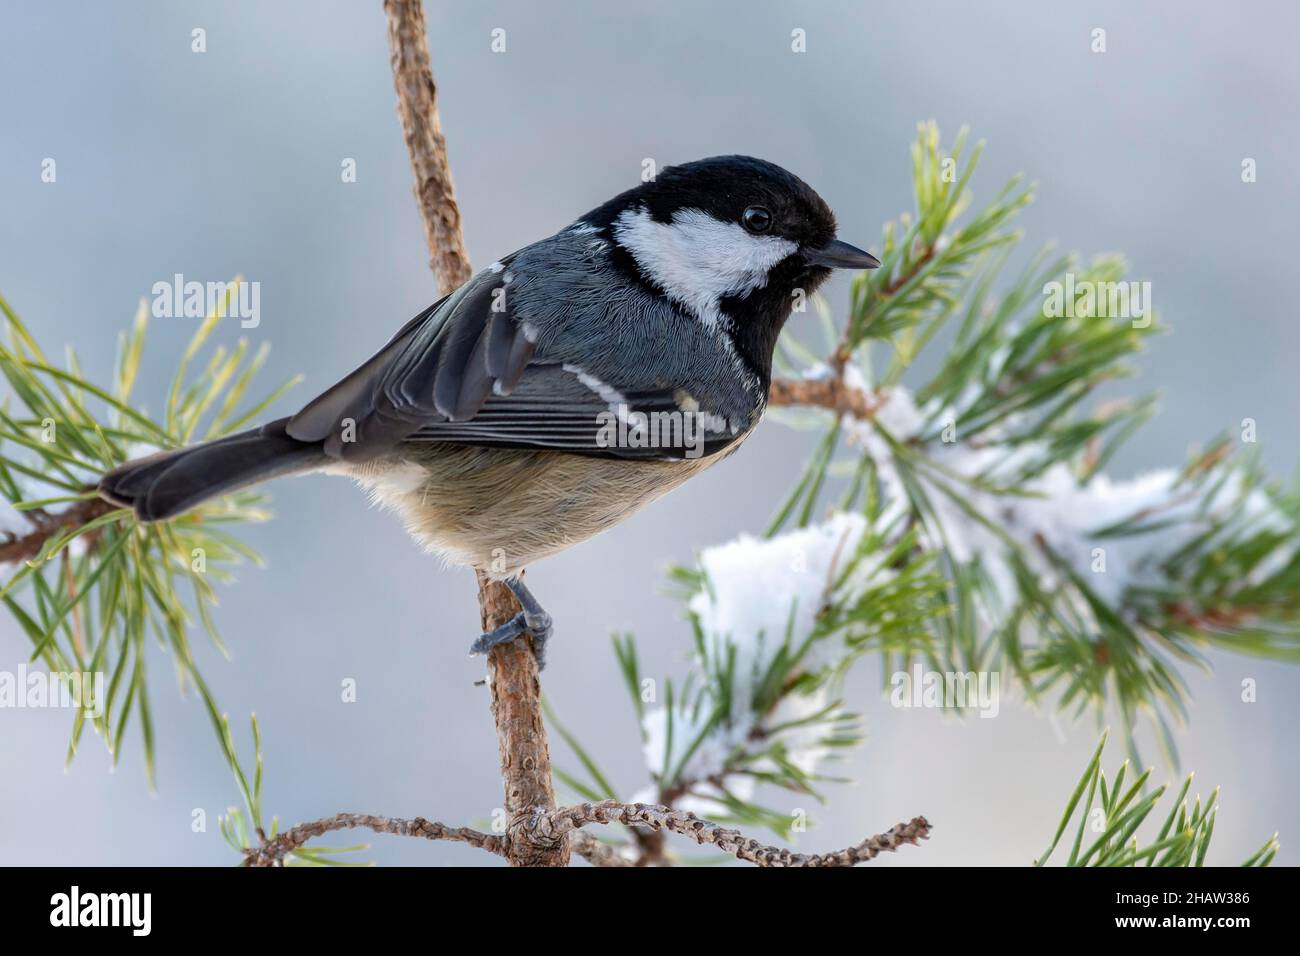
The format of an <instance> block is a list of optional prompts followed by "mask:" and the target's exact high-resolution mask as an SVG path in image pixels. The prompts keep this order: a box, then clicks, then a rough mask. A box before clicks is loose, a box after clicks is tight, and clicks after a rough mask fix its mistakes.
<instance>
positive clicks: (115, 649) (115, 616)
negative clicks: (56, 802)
mask: <svg viewBox="0 0 1300 956" xmlns="http://www.w3.org/2000/svg"><path fill="white" fill-rule="evenodd" d="M237 288H238V280H236V282H235V283H233V284H231V286H230V287H229V289H228V292H227V295H230V294H233V293H234V292H235V291H236V290H237ZM0 312H3V316H4V320H5V328H4V336H3V343H2V344H0V374H3V376H4V378H5V381H6V382H7V383H8V386H9V390H10V391H11V392H12V397H11V399H10V401H9V402H8V403H7V404H8V407H7V408H6V409H5V410H4V411H2V412H0V495H2V496H3V499H2V500H0V505H2V506H4V507H8V508H10V509H11V510H12V512H13V513H12V515H11V516H10V519H9V520H8V522H7V527H6V529H5V535H6V536H7V539H8V543H7V544H6V543H5V542H4V540H0V555H9V556H10V557H9V563H8V565H7V566H5V567H4V575H3V578H2V579H0V580H2V581H3V583H2V584H0V599H3V601H4V603H5V605H6V607H7V608H8V610H9V611H10V613H11V614H12V615H13V616H14V618H15V620H16V621H17V622H18V624H19V626H20V627H21V629H22V630H23V632H24V633H25V634H26V635H27V637H28V638H29V640H30V641H31V644H32V660H33V661H38V660H39V661H40V662H42V663H43V664H44V666H45V667H47V668H48V669H49V670H50V671H51V672H53V673H56V674H71V673H77V674H83V673H84V674H95V673H99V674H103V675H105V682H104V686H105V690H104V694H103V697H104V699H103V700H97V701H93V702H91V703H92V704H93V706H90V707H85V708H78V709H77V710H76V711H75V716H74V718H73V727H72V733H71V738H70V741H69V747H68V760H69V761H71V760H72V758H73V756H74V755H75V753H76V751H77V748H78V745H79V743H80V741H81V736H82V732H83V730H84V729H85V726H86V724H87V722H89V723H90V725H91V727H92V728H93V729H94V730H95V732H96V733H97V734H98V735H99V736H100V737H101V738H102V739H103V740H104V742H105V744H106V745H107V747H108V749H109V751H110V752H111V754H112V755H113V760H114V762H116V761H117V760H118V758H119V757H120V755H121V752H122V747H123V742H124V739H125V734H126V731H127V729H128V727H129V726H130V725H131V724H132V723H134V724H136V725H137V727H138V729H139V733H140V738H141V743H142V747H143V751H144V755H145V763H146V768H147V772H148V775H149V779H150V782H151V784H152V782H153V780H154V776H155V768H154V727H153V722H152V717H151V708H150V688H149V682H148V679H147V677H148V663H147V662H148V653H147V650H146V645H147V643H148V640H147V638H148V636H149V635H153V636H155V637H156V638H157V639H158V641H159V642H160V643H161V644H162V646H163V647H165V648H166V649H167V650H168V651H170V653H171V655H172V657H173V666H174V667H175V668H176V670H177V673H178V677H179V679H180V681H181V685H182V687H186V686H190V685H192V686H195V687H197V688H198V689H199V691H200V693H201V694H202V695H203V696H204V698H205V700H207V701H208V703H209V706H213V705H211V701H210V700H209V699H208V695H207V691H206V689H205V687H204V685H203V682H202V677H201V676H200V675H199V673H198V670H197V669H196V668H195V666H194V657H193V652H192V647H191V643H190V637H189V632H190V628H191V627H192V626H193V625H194V624H195V623H196V621H197V623H198V624H199V625H200V626H201V627H202V628H203V630H204V631H205V632H206V633H207V634H208V636H209V638H210V639H211V640H212V642H213V644H214V645H215V646H216V647H217V648H218V649H219V650H221V651H222V652H223V653H225V648H224V645H223V644H222V642H221V639H220V637H219V636H218V634H217V631H216V628H215V626H214V623H213V619H212V615H211V610H212V608H213V607H214V606H215V605H216V601H217V595H216V589H215V584H217V583H221V582H226V581H229V580H231V577H232V573H233V569H234V568H235V566H236V565H238V564H240V563H242V562H244V561H257V560H258V557H257V554H256V553H255V552H254V551H253V550H252V549H251V548H249V547H248V546H247V545H246V544H244V543H243V542H242V541H240V540H239V539H238V537H237V536H235V535H234V534H232V533H231V532H230V531H229V530H227V526H236V525H239V524H243V523H247V522H250V521H261V520H264V519H265V518H266V517H267V516H268V514H267V512H266V510H265V509H264V508H263V507H262V505H263V498H262V496H261V495H258V494H254V493H248V492H241V493H237V494H233V495H229V496H226V497H223V498H221V499H219V500H216V501H213V502H209V503H206V504H204V505H201V506H200V507H199V508H197V509H195V510H194V511H191V512H189V513H187V514H185V515H182V516H180V517H177V518H175V519H173V520H171V521H168V522H165V523H160V524H148V525H144V524H139V523H138V522H136V521H135V520H134V518H133V517H132V516H131V515H130V513H129V512H127V511H124V510H121V509H114V508H112V507H111V506H109V505H107V504H105V503H103V502H101V501H99V500H98V498H97V497H96V495H95V494H94V492H93V484H94V482H95V481H96V480H97V479H98V477H99V476H100V475H101V474H103V473H104V472H106V471H108V470H110V469H111V468H114V467H116V466H117V465H119V464H121V463H122V462H124V461H126V460H128V459H130V458H135V457H139V456H140V455H143V454H147V453H149V452H151V451H154V450H157V449H163V448H173V447H177V446H180V445H183V444H185V443H187V442H189V441H192V440H194V439H195V438H196V437H198V436H202V437H218V436H220V435H223V434H227V433H228V432H229V431H230V430H232V429H234V428H238V427H240V426H241V425H242V424H243V423H244V422H245V421H247V420H249V419H250V418H251V417H253V416H256V415H258V414H260V411H261V410H262V409H263V408H265V407H266V405H267V404H268V403H269V402H271V401H274V400H275V398H276V397H278V395H280V394H282V392H283V389H284V388H287V387H288V386H289V385H291V384H292V383H288V384H287V385H286V386H283V387H282V388H281V389H277V390H276V391H275V392H273V393H272V394H271V395H270V396H269V397H268V398H267V399H264V400H261V401H258V402H255V403H252V404H251V405H249V407H248V409H247V410H246V411H243V410H241V406H243V405H246V404H248V403H247V402H246V396H247V394H248V391H249V388H250V386H251V384H252V382H253V377H254V375H255V374H256V372H257V370H258V369H259V368H260V367H261V365H262V363H263V362H264V361H265V359H266V350H265V348H263V349H260V350H259V351H257V352H256V353H254V354H250V350H249V348H248V345H247V343H246V342H242V341H241V342H240V343H239V344H238V345H236V346H235V347H234V348H233V349H227V348H225V347H223V346H216V347H212V346H211V344H210V339H211V336H212V333H213V332H214V331H215V330H216V328H217V325H218V322H219V320H220V316H221V315H222V314H223V311H222V309H221V308H220V307H218V308H217V309H214V311H213V313H212V314H211V315H209V316H208V317H207V318H206V319H205V320H204V321H203V322H202V324H201V325H200V326H199V328H198V330H197V331H196V333H195V335H194V337H193V339H192V340H191V342H190V344H189V346H188V347H187V349H186V352H185V356H184V359H183V360H182V362H181V364H180V368H179V370H178V371H177V374H176V376H175V378H174V381H173V384H172V387H171V389H170V393H169V398H168V401H167V403H166V414H165V416H164V417H163V419H162V420H161V421H157V420H155V419H153V418H152V417H150V416H149V415H148V414H146V413H145V412H144V411H142V410H141V409H139V408H138V407H136V405H135V404H134V396H133V391H134V386H135V383H136V380H137V377H138V373H139V369H140V367H141V362H142V361H143V355H144V343H145V334H146V331H147V324H148V312H147V309H146V308H145V305H144V303H143V302H142V303H141V306H140V309H139V311H138V312H137V315H136V319H135V322H134V324H133V326H132V328H131V330H130V331H129V332H128V333H125V334H124V335H123V336H122V337H121V338H120V340H119V348H118V358H117V362H116V365H115V368H114V374H113V381H112V384H111V385H110V386H109V387H107V388H103V387H100V386H98V385H95V384H94V383H92V382H90V381H89V380H87V379H86V378H85V376H84V374H83V373H82V372H81V369H80V363H79V362H78V361H77V357H76V355H75V353H73V352H72V351H71V350H69V351H68V354H67V357H66V362H65V364H64V366H63V367H59V366H56V365H55V364H54V363H53V362H51V360H50V359H48V358H47V357H46V355H45V353H44V352H43V351H42V350H41V348H40V346H39V345H38V344H37V342H36V340H35V338H34V337H33V336H32V335H31V333H30V332H29V331H28V330H27V328H26V326H25V325H24V324H23V323H22V322H21V321H20V320H19V318H18V316H17V315H16V314H15V313H14V311H13V310H12V309H11V308H10V306H9V304H8V303H7V302H5V301H4V300H3V299H0ZM191 366H194V367H196V368H197V371H196V372H194V373H193V374H191V372H190V368H191Z"/></svg>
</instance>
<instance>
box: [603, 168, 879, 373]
mask: <svg viewBox="0 0 1300 956" xmlns="http://www.w3.org/2000/svg"><path fill="white" fill-rule="evenodd" d="M581 223H582V224H585V225H587V226H591V227H594V228H596V229H598V230H600V232H601V233H602V235H603V237H604V238H605V239H607V240H608V241H609V242H610V244H611V248H612V249H613V250H614V259H615V262H616V264H617V265H619V266H620V267H621V268H623V269H624V270H625V271H627V272H628V273H629V274H630V275H632V276H634V277H635V278H636V279H637V280H639V281H641V282H644V283H646V284H648V285H650V286H652V287H654V288H655V289H656V290H657V291H659V292H661V293H662V294H664V295H665V296H667V297H668V298H669V299H672V300H673V301H674V302H676V303H677V304H678V305H679V306H680V307H682V308H684V309H687V310H688V311H690V312H692V313H694V314H695V315H696V316H697V317H698V318H699V319H700V320H701V321H702V322H704V323H706V324H708V325H715V324H716V325H717V327H718V328H719V330H720V331H725V333H726V334H729V335H730V336H731V337H732V339H733V340H734V341H735V344H736V346H737V349H738V350H739V351H740V353H741V355H742V356H743V357H744V358H745V360H746V362H747V364H748V365H749V366H750V367H751V368H752V369H754V370H755V372H756V373H757V374H758V375H759V376H760V378H761V379H762V380H763V381H764V384H766V380H767V378H768V377H769V375H770V372H771V364H772V352H773V349H774V348H775V346H776V340H777V336H778V335H779V334H780V332H781V327H782V326H783V325H784V324H785V320H786V318H787V317H788V316H789V314H790V310H791V308H792V307H793V306H794V305H795V304H797V302H798V301H799V300H800V297H801V296H802V297H806V296H810V295H811V294H812V293H813V291H814V290H816V288H817V287H818V286H819V285H821V283H822V282H823V281H825V279H826V277H827V276H828V275H829V274H830V270H831V269H834V268H856V269H874V268H875V267H877V266H878V265H880V263H879V261H877V260H876V258H875V257H874V256H872V255H871V254H869V253H867V252H864V251H862V250H861V249H857V248H855V247H854V246H851V245H849V244H848V243H846V242H841V241H839V240H838V239H836V238H835V215H834V214H833V213H832V212H831V210H830V207H829V206H827V205H826V202H825V200H823V199H822V198H821V196H819V195H817V193H816V192H815V191H814V190H813V188H812V187H811V186H809V185H808V184H807V183H805V182H804V181H803V180H802V179H800V178H799V177H798V176H795V175H794V174H793V173H790V172H788V171H786V170H785V169H782V168H781V167H780V166H777V165H775V164H773V163H769V162H765V161H764V160H761V159H755V158H753V157H751V156H715V157H713V158H711V159H701V160H698V161H696V162H693V163H683V164H682V165H680V166H669V167H667V168H666V169H663V170H662V171H660V172H659V174H658V176H656V177H655V179H654V180H653V181H650V182H646V183H643V184H641V185H640V186H638V187H636V188H635V189H630V190H628V191H627V192H625V193H622V194H620V195H618V196H616V197H614V198H613V199H611V200H610V201H609V202H607V203H605V204H604V205H603V206H601V207H600V208H598V209H596V210H594V211H592V212H591V213H589V214H588V215H586V216H584V217H583V218H582V220H581Z"/></svg>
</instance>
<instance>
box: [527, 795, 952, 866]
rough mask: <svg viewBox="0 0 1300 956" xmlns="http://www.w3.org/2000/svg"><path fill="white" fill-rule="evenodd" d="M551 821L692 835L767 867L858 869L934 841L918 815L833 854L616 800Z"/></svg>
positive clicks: (560, 827) (569, 810) (564, 812)
mask: <svg viewBox="0 0 1300 956" xmlns="http://www.w3.org/2000/svg"><path fill="white" fill-rule="evenodd" d="M547 822H548V824H549V826H550V827H552V828H554V829H555V830H556V831H559V832H563V831H564V830H565V829H567V828H576V827H582V826H586V825H587V824H590V823H622V824H624V825H625V826H646V827H650V828H651V829H654V830H660V829H664V830H669V831H671V832H673V833H679V834H681V835H682V836H687V837H690V838H691V839H692V840H694V841H695V842H696V843H698V844H700V845H701V846H703V845H705V844H712V845H714V846H716V847H717V848H718V849H720V850H723V851H725V852H727V853H730V854H731V855H732V856H734V857H735V858H736V859H738V860H743V861H745V862H746V863H753V864H754V865H755V866H765V867H766V866H780V867H813V866H817V867H820V866H854V865H856V864H858V863H865V862H867V861H868V860H873V859H875V858H876V857H877V856H879V855H880V854H881V853H882V852H884V851H886V850H888V851H891V852H892V851H894V850H897V849H898V848H899V847H900V846H902V845H903V844H905V843H910V844H912V845H913V846H915V845H917V844H918V843H919V841H921V840H927V839H929V837H930V829H931V828H930V823H929V821H928V820H926V819H925V817H914V818H913V819H912V820H911V821H910V822H908V823H899V824H896V825H895V826H892V827H890V828H889V829H888V830H886V831H885V832H884V833H881V834H877V835H876V836H873V837H868V838H867V839H865V840H863V841H862V842H861V843H859V844H857V845H856V846H851V847H846V848H845V849H843V850H836V851H834V852H832V853H814V854H805V853H795V852H793V851H792V850H787V849H785V848H783V847H776V846H768V845H766V844H763V843H760V842H758V841H757V840H755V839H753V838H752V837H747V836H745V835H744V834H743V833H741V832H740V831H739V830H733V829H731V828H729V827H723V826H719V825H718V824H716V823H710V822H709V821H708V820H702V819H700V818H699V817H697V816H696V815H695V814H693V813H688V812H686V811H685V810H672V809H669V808H668V807H656V806H651V805H650V804H645V803H619V802H618V801H615V800H604V801H602V802H600V803H579V804H575V805H574V806H571V807H564V808H562V809H560V810H557V811H555V812H554V813H553V814H551V816H550V819H549V820H548V821H547Z"/></svg>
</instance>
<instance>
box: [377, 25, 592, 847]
mask: <svg viewBox="0 0 1300 956" xmlns="http://www.w3.org/2000/svg"><path fill="white" fill-rule="evenodd" d="M384 12H385V13H386V14H387V16H388V42H389V48H390V50H391V61H392V66H393V85H394V87H395V88H396V90H397V113H398V116H399V117H400V118H401V121H402V133H403V135H404V137H405V139H406V148H407V150H408V151H409V153H410V155H411V170H412V171H413V172H414V174H415V196H416V198H417V199H418V200H419V204H420V215H421V217H422V218H423V220H424V236H425V240H426V242H427V243H428V246H429V255H430V265H431V266H432V268H433V271H434V274H435V275H436V276H437V277H438V284H439V286H440V288H441V290H442V291H443V292H444V293H447V292H450V291H452V290H453V289H455V288H456V287H457V286H459V285H461V284H463V283H464V282H466V281H467V280H468V279H469V278H470V276H471V274H472V272H473V270H472V268H471V267H470V261H469V255H468V254H467V253H466V252H465V242H464V239H463V237H462V235H461V218H460V209H459V207H458V206H457V205H456V191H455V188H454V187H453V185H452V180H451V167H450V164H449V161H448V159H447V143H446V140H445V139H444V138H443V135H442V124H441V122H440V121H439V119H438V101H437V88H436V87H435V86H434V82H433V70H432V67H431V66H430V62H429V42H428V37H427V35H426V28H425V21H424V8H423V6H422V4H421V3H420V0H384ZM478 584H479V610H480V613H481V617H482V622H483V629H484V630H485V631H489V630H492V629H493V628H496V627H498V626H500V625H502V624H504V623H505V622H506V621H508V620H510V618H512V617H513V616H514V615H515V614H516V613H517V612H518V610H519V607H518V604H517V603H516V602H515V599H514V595H513V594H511V593H510V591H509V590H508V589H507V588H506V587H505V585H503V584H501V583H500V582H496V581H490V580H488V579H487V577H486V576H484V575H483V574H482V573H479V575H478ZM488 686H489V688H490V690H491V694H492V715H493V717H494V718H495V720H496V725H497V739H498V742H499V745H500V749H501V776H502V778H503V780H504V783H505V795H506V807H505V808H506V812H507V813H508V814H509V820H508V822H507V834H508V835H509V836H510V837H511V839H510V840H509V841H508V844H509V848H510V852H509V854H508V856H509V859H510V862H511V863H512V864H513V865H515V866H566V865H568V862H569V841H568V838H567V836H564V837H560V838H558V839H554V840H550V841H545V840H535V841H534V840H530V837H531V836H532V835H533V834H534V833H535V830H534V827H533V822H534V820H535V814H536V813H538V812H545V811H547V810H551V809H553V808H554V806H555V792H554V787H553V784H552V782H551V758H550V750H549V747H548V745H547V740H546V727H545V724H544V723H543V721H542V708H541V684H540V682H539V681H538V676H537V661H536V659H535V658H534V657H533V654H532V650H531V648H530V647H529V646H527V645H526V644H525V643H524V642H523V641H514V642H511V643H510V644H505V645H502V646H500V647H497V648H493V650H492V651H491V652H489V654H488Z"/></svg>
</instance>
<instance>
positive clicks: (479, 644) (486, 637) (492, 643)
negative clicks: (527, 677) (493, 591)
mask: <svg viewBox="0 0 1300 956" xmlns="http://www.w3.org/2000/svg"><path fill="white" fill-rule="evenodd" d="M505 585H506V587H508V588H509V589H510V592H511V593H512V594H514V596H515V599H516V600H517V601H518V602H519V606H520V607H521V608H523V610H522V611H520V612H519V613H518V614H516V615H515V616H514V617H512V618H511V619H510V620H508V621H506V622H505V623H504V624H502V625H501V626H500V627H498V628H495V629H494V630H491V631H488V632H487V633H486V634H482V635H480V636H479V639H478V640H476V641H475V642H474V643H473V644H472V645H470V649H469V652H470V654H486V653H487V652H488V651H490V650H492V648H494V647H497V646H499V645H501V644H506V643H508V642H510V641H513V640H515V639H517V638H519V637H521V636H523V635H524V634H531V635H532V637H533V656H534V657H535V658H537V669H538V670H542V669H543V668H545V667H546V642H547V641H549V640H550V639H551V632H552V630H553V626H552V623H551V615H549V614H547V613H546V611H544V610H543V609H542V606H541V604H539V603H538V602H537V598H535V597H533V593H532V592H531V591H529V590H528V588H527V587H525V586H524V582H523V581H520V580H519V579H518V578H507V579H506V581H505Z"/></svg>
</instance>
